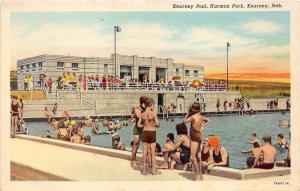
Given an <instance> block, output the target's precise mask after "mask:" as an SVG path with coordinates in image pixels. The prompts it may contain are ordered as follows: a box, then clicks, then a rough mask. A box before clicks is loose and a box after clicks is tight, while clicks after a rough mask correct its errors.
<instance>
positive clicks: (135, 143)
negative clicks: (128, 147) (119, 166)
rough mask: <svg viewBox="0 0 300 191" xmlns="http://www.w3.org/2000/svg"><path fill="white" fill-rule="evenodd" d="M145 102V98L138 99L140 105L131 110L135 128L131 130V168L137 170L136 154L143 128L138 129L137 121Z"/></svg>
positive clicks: (143, 109)
mask: <svg viewBox="0 0 300 191" xmlns="http://www.w3.org/2000/svg"><path fill="white" fill-rule="evenodd" d="M146 101H147V96H142V97H140V105H139V106H138V107H136V108H134V109H133V112H134V117H135V121H136V123H135V126H134V128H133V146H132V151H131V166H132V167H133V168H137V167H138V165H137V164H136V153H137V150H138V148H139V144H140V139H141V137H142V132H143V128H139V127H138V123H137V122H138V120H139V119H140V118H141V115H142V113H143V112H144V111H145V109H146Z"/></svg>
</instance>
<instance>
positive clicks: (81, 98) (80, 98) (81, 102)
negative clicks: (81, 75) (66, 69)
mask: <svg viewBox="0 0 300 191" xmlns="http://www.w3.org/2000/svg"><path fill="white" fill-rule="evenodd" d="M80 104H82V92H80Z"/></svg>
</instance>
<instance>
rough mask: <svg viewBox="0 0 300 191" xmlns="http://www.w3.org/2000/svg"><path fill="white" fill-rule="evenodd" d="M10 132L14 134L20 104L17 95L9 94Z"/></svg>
mask: <svg viewBox="0 0 300 191" xmlns="http://www.w3.org/2000/svg"><path fill="white" fill-rule="evenodd" d="M10 112H11V128H12V129H11V133H12V134H14V133H15V132H16V130H17V127H18V119H19V114H20V106H19V103H18V97H17V96H11V107H10Z"/></svg>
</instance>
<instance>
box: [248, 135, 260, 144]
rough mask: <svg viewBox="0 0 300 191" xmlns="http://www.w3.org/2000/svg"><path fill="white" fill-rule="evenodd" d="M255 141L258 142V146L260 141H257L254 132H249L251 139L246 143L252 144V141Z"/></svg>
mask: <svg viewBox="0 0 300 191" xmlns="http://www.w3.org/2000/svg"><path fill="white" fill-rule="evenodd" d="M255 142H258V144H259V146H260V142H259V140H258V138H257V137H256V133H252V134H251V140H250V141H248V143H250V144H253V143H255Z"/></svg>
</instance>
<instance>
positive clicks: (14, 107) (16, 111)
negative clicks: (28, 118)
mask: <svg viewBox="0 0 300 191" xmlns="http://www.w3.org/2000/svg"><path fill="white" fill-rule="evenodd" d="M11 110H12V112H13V113H12V116H19V104H18V103H17V104H16V105H14V104H11Z"/></svg>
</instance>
